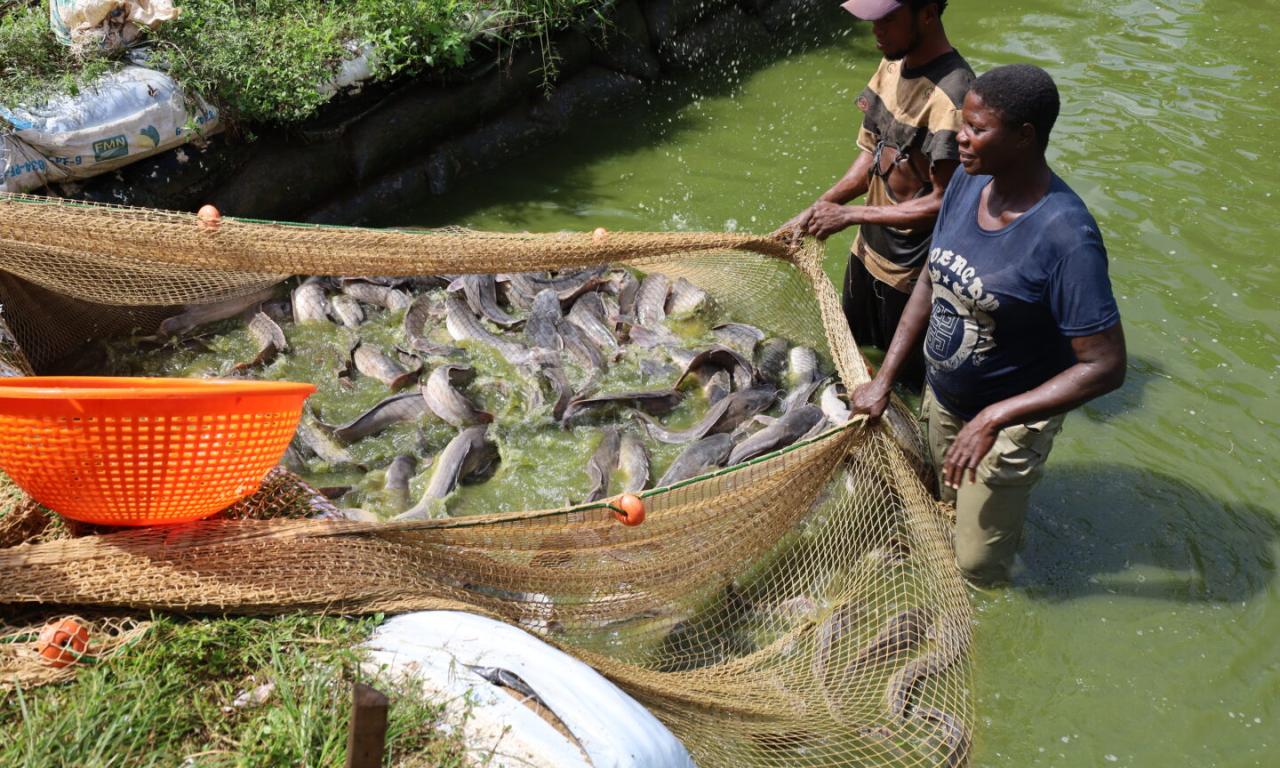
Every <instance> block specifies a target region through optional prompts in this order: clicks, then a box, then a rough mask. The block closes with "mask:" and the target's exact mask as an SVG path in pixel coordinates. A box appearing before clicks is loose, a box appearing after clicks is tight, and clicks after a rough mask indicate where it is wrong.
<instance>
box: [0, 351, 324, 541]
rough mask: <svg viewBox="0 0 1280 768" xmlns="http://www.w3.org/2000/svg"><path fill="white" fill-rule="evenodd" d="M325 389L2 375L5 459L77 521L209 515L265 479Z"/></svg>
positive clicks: (0, 456) (0, 429)
mask: <svg viewBox="0 0 1280 768" xmlns="http://www.w3.org/2000/svg"><path fill="white" fill-rule="evenodd" d="M314 391H315V387H314V386H312V385H311V384H296V383H291V382H256V381H227V380H210V379H158V378H157V379H142V378H110V377H93V376H84V377H76V376H72V377H52V376H50V377H43V376H31V377H23V378H12V379H0V468H3V469H4V471H5V472H7V473H8V474H9V476H10V477H11V478H12V479H13V481H14V482H15V483H17V484H18V485H19V486H20V487H21V488H22V489H23V490H25V491H26V492H27V493H28V494H30V495H31V497H32V498H34V499H35V500H36V501H38V502H40V503H41V504H43V505H45V506H46V507H48V508H50V509H52V510H54V511H56V512H58V513H59V514H62V515H64V516H66V517H69V518H72V519H75V520H80V521H83V522H87V523H96V524H100V525H160V524H166V523H182V522H190V521H192V520H199V519H201V518H204V517H208V516H209V515H212V514H214V513H215V512H217V511H219V510H221V509H224V508H226V507H227V506H230V505H231V504H234V503H235V502H237V501H239V500H240V499H242V498H244V497H245V496H248V495H249V494H251V493H253V492H254V491H255V490H257V489H258V487H259V485H260V484H261V482H262V478H263V477H264V476H265V475H266V473H267V471H268V470H270V469H271V467H273V466H275V465H276V464H277V463H278V462H279V461H280V457H281V456H282V455H283V454H284V451H285V448H286V447H287V446H288V444H289V440H290V439H291V438H292V437H293V434H294V430H295V429H296V428H297V425H298V419H299V417H300V416H301V413H302V403H303V402H304V401H305V400H306V398H307V396H308V395H310V394H311V393H312V392H314Z"/></svg>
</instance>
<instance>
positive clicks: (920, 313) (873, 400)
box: [849, 269, 933, 419]
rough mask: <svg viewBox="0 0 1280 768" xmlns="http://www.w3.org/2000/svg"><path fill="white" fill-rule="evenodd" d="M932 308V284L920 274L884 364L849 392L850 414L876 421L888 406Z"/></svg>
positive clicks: (921, 336) (917, 344)
mask: <svg viewBox="0 0 1280 768" xmlns="http://www.w3.org/2000/svg"><path fill="white" fill-rule="evenodd" d="M932 306H933V282H932V280H931V279H930V277H929V270H928V269H924V270H921V272H920V278H919V279H918V280H916V287H915V288H914V289H913V290H912V291H911V298H909V299H907V306H906V307H904V308H903V310H902V319H901V320H899V321H898V327H897V329H896V330H894V332H893V341H891V342H889V351H888V352H886V353H885V355H884V363H883V364H882V365H881V366H880V370H878V371H876V377H875V378H874V379H872V380H871V381H869V382H867V383H866V384H862V385H860V386H858V388H856V389H854V390H853V396H852V397H851V398H849V402H850V404H851V405H852V410H853V412H854V413H865V414H867V415H868V416H870V417H871V418H873V419H876V418H879V417H880V414H882V413H884V409H885V408H886V407H888V405H889V393H890V392H892V391H893V380H894V379H896V378H897V377H898V371H899V370H901V368H902V364H903V362H904V361H905V360H906V359H907V358H908V357H909V356H910V355H911V350H913V349H915V348H916V347H918V346H920V340H921V339H922V338H923V336H924V331H925V328H927V327H928V326H929V311H930V309H931V308H932Z"/></svg>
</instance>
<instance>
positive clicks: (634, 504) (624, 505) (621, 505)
mask: <svg viewBox="0 0 1280 768" xmlns="http://www.w3.org/2000/svg"><path fill="white" fill-rule="evenodd" d="M609 509H612V510H613V516H614V518H616V519H617V521H618V522H620V523H622V524H623V525H639V524H641V523H643V522H644V501H643V500H641V498H640V497H639V496H636V495H635V494H633V493H624V494H622V495H621V496H619V497H618V498H616V499H614V501H613V503H612V504H610V505H609Z"/></svg>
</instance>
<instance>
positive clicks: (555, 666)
mask: <svg viewBox="0 0 1280 768" xmlns="http://www.w3.org/2000/svg"><path fill="white" fill-rule="evenodd" d="M365 647H366V649H367V651H368V653H369V657H370V662H371V664H373V665H376V666H379V667H382V668H385V669H387V670H389V671H390V672H391V674H393V675H396V674H399V675H411V676H413V677H415V678H417V679H418V680H420V681H422V683H423V686H424V688H425V689H426V690H427V691H429V692H432V693H435V694H437V695H439V696H441V697H442V698H443V699H446V700H451V701H453V702H454V704H453V705H451V709H452V710H455V711H454V714H455V715H456V714H458V713H459V712H461V710H462V709H463V708H465V707H466V705H465V703H464V702H466V701H468V700H469V701H470V702H471V706H470V707H469V710H468V711H469V716H468V718H467V720H466V722H464V724H463V730H464V739H465V741H466V743H467V744H468V746H469V747H470V748H472V749H474V750H475V751H476V752H477V753H479V754H490V750H493V753H492V754H494V756H495V758H496V759H495V761H494V762H493V764H494V765H521V766H548V767H549V768H574V767H579V766H581V767H583V768H606V767H608V768H692V767H693V761H692V759H690V757H689V753H688V752H687V751H686V750H685V748H684V745H682V744H681V743H680V742H679V740H678V739H676V737H675V736H674V735H672V733H671V732H670V731H669V730H667V728H666V726H664V725H662V723H661V722H659V721H658V719H657V718H656V717H654V716H653V715H652V714H651V713H650V712H649V711H648V710H647V709H645V708H644V707H642V706H641V705H640V704H639V703H638V702H636V701H635V699H632V698H631V697H630V696H628V695H627V694H626V693H624V692H623V691H622V690H620V689H619V688H618V687H617V686H615V685H614V684H613V683H610V682H609V681H608V680H606V679H605V678H604V677H603V676H601V675H600V674H599V673H598V672H596V671H595V670H593V669H591V667H588V666H587V665H586V664H583V663H582V662H580V661H578V660H577V659H575V658H573V657H572V656H569V655H567V654H565V653H563V652H562V651H559V650H557V649H555V648H553V647H551V646H550V645H547V644H546V643H544V642H542V641H541V640H539V639H538V638H536V637H534V636H533V635H530V634H528V633H527V632H524V631H523V630H520V629H517V628H516V627H513V626H510V625H508V624H503V623H502V622H498V621H494V620H492V619H487V618H484V617H482V616H475V615H473V614H469V613H462V612H458V611H424V612H419V613H410V614H405V615H403V616H397V617H395V618H393V619H391V620H390V621H388V622H387V623H386V624H383V625H382V626H381V627H379V628H378V629H377V630H376V631H375V632H374V634H373V637H371V638H370V639H369V640H368V642H367V643H366V644H365ZM473 667H477V668H486V667H488V668H501V669H505V670H508V671H510V672H513V673H515V674H516V675H518V676H519V677H520V679H522V680H523V681H524V682H525V683H527V684H528V686H529V687H530V688H532V689H533V691H534V692H535V693H536V694H537V696H538V698H539V699H541V700H542V702H544V703H545V704H546V706H547V708H548V709H550V710H551V711H552V712H554V713H555V715H556V716H557V717H558V718H559V720H560V722H562V723H563V724H564V726H565V727H567V729H568V730H569V731H570V732H571V733H572V734H573V737H574V738H573V739H570V738H568V737H566V736H565V735H564V734H562V733H561V732H560V731H558V730H556V729H555V728H554V727H552V725H551V724H550V723H548V722H547V721H546V720H544V719H543V718H542V717H540V716H539V715H538V714H536V713H535V712H534V711H533V710H532V709H530V708H529V707H527V706H525V705H524V704H522V703H521V702H520V701H518V700H517V699H516V698H514V697H512V696H511V695H509V694H508V693H506V692H504V691H503V690H501V689H499V688H498V687H496V686H494V685H493V684H491V683H490V682H489V681H488V680H487V679H486V678H485V677H483V676H481V675H480V674H479V673H477V672H476V671H474V670H473V669H472V668H473Z"/></svg>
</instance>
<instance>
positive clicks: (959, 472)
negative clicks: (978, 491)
mask: <svg viewBox="0 0 1280 768" xmlns="http://www.w3.org/2000/svg"><path fill="white" fill-rule="evenodd" d="M985 414H986V411H983V412H982V413H979V414H978V415H977V416H975V417H974V418H973V420H972V421H970V422H969V423H968V424H965V425H964V429H961V430H960V432H959V434H957V435H956V439H955V441H954V442H952V443H951V447H950V448H948V449H947V455H946V458H945V459H944V460H943V462H942V482H944V483H945V484H946V485H947V486H949V487H951V488H955V489H956V490H960V485H961V483H963V482H964V479H965V475H966V473H967V474H968V477H969V482H971V483H972V482H976V481H977V479H978V465H979V464H981V463H982V460H983V459H985V458H986V457H987V454H988V453H990V452H991V446H993V445H995V442H996V436H997V435H999V434H1000V425H999V424H998V423H997V422H996V421H995V420H994V419H992V418H991V417H989V416H986V415H985Z"/></svg>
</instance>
